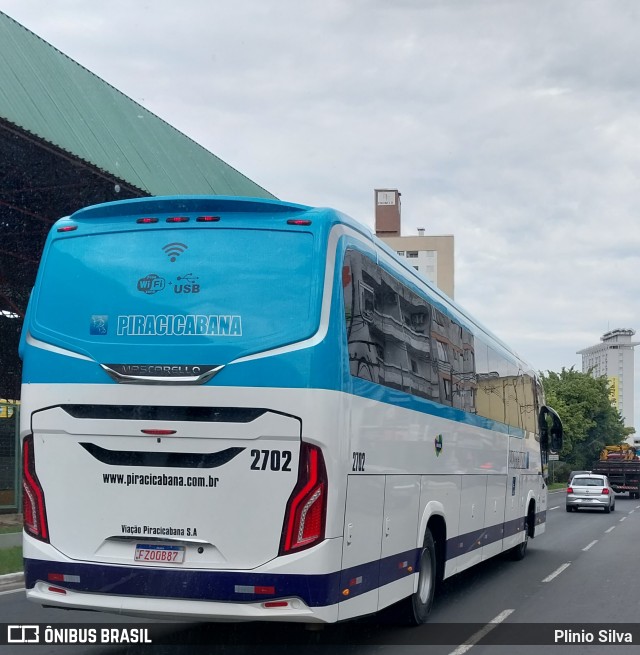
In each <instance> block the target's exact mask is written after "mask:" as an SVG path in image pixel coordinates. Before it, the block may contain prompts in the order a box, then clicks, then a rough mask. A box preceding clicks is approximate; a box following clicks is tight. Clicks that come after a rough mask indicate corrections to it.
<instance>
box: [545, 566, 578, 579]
mask: <svg viewBox="0 0 640 655" xmlns="http://www.w3.org/2000/svg"><path fill="white" fill-rule="evenodd" d="M570 566H571V562H565V563H564V564H563V565H562V566H559V567H558V568H557V569H556V570H555V571H554V572H553V573H552V574H551V575H548V576H547V577H546V578H545V579H544V580H543V581H542V582H551V580H553V579H554V578H557V577H558V576H559V575H560V574H561V573H562V572H563V571H564V570H565V569H567V568H569V567H570Z"/></svg>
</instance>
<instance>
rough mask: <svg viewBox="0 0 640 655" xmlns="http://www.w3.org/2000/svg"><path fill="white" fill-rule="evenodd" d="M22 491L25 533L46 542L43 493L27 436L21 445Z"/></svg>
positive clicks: (30, 440)
mask: <svg viewBox="0 0 640 655" xmlns="http://www.w3.org/2000/svg"><path fill="white" fill-rule="evenodd" d="M22 491H23V494H22V512H23V517H24V529H25V532H26V533H27V534H28V535H30V536H32V537H35V538H36V539H40V541H46V542H48V541H49V529H48V526H47V512H46V510H45V505H44V491H42V486H41V485H40V481H39V480H38V476H37V475H36V462H35V458H34V453H33V435H29V436H28V437H27V438H26V439H25V440H24V442H23V444H22Z"/></svg>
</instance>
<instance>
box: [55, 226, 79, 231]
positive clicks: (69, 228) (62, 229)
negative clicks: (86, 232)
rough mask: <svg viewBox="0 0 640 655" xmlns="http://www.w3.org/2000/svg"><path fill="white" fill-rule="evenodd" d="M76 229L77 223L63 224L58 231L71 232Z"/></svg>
mask: <svg viewBox="0 0 640 655" xmlns="http://www.w3.org/2000/svg"><path fill="white" fill-rule="evenodd" d="M77 229H78V226H77V225H63V226H62V227H59V228H58V232H73V231H74V230H77Z"/></svg>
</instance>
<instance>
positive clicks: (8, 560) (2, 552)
mask: <svg viewBox="0 0 640 655" xmlns="http://www.w3.org/2000/svg"><path fill="white" fill-rule="evenodd" d="M18 571H22V547H21V546H15V547H14V548H3V549H0V575H4V574H5V573H17V572H18Z"/></svg>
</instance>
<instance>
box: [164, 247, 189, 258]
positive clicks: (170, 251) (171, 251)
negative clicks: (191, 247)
mask: <svg viewBox="0 0 640 655" xmlns="http://www.w3.org/2000/svg"><path fill="white" fill-rule="evenodd" d="M162 249H163V250H164V252H165V255H167V256H168V257H169V261H172V262H175V261H176V259H177V258H178V257H179V256H180V255H181V254H182V253H183V252H184V251H185V250H186V249H187V246H186V245H185V244H184V243H168V244H167V245H166V246H162Z"/></svg>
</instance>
